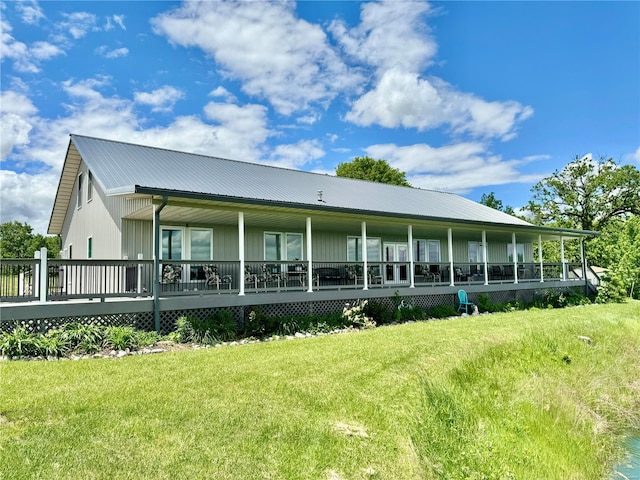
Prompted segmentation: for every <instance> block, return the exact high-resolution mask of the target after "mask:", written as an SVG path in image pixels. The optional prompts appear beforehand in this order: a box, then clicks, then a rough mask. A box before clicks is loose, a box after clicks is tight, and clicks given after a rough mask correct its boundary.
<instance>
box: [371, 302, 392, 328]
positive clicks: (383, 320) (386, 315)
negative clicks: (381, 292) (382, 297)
mask: <svg viewBox="0 0 640 480" xmlns="http://www.w3.org/2000/svg"><path fill="white" fill-rule="evenodd" d="M364 313H365V315H366V316H367V317H371V318H372V319H373V321H374V322H376V324H377V325H385V324H387V323H391V322H393V320H394V318H393V314H392V313H391V311H390V310H389V308H388V307H387V306H386V305H385V304H384V303H383V302H379V301H375V300H372V301H370V302H368V303H367V304H366V305H365V307H364Z"/></svg>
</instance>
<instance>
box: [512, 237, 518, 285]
mask: <svg viewBox="0 0 640 480" xmlns="http://www.w3.org/2000/svg"><path fill="white" fill-rule="evenodd" d="M511 243H512V244H513V283H518V244H517V243H516V232H512V233H511Z"/></svg>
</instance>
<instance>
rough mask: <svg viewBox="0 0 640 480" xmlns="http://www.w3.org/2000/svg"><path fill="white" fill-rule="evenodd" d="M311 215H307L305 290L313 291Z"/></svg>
mask: <svg viewBox="0 0 640 480" xmlns="http://www.w3.org/2000/svg"><path fill="white" fill-rule="evenodd" d="M312 243H313V242H312V241H311V217H307V272H308V274H307V282H308V286H307V292H313V252H312V250H311V245H312Z"/></svg>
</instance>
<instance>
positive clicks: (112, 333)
mask: <svg viewBox="0 0 640 480" xmlns="http://www.w3.org/2000/svg"><path fill="white" fill-rule="evenodd" d="M103 346H104V347H107V348H113V349H117V350H126V349H127V348H128V349H131V350H134V349H136V348H138V336H137V335H136V331H135V330H134V329H133V328H132V327H107V328H105V332H104V342H103Z"/></svg>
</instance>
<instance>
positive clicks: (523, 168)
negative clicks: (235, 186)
mask: <svg viewBox="0 0 640 480" xmlns="http://www.w3.org/2000/svg"><path fill="white" fill-rule="evenodd" d="M0 15H1V21H0V23H1V31H0V37H1V43H0V60H1V63H0V69H1V72H0V82H1V83H0V114H1V134H0V135H1V144H0V155H1V156H0V159H1V162H2V163H1V165H0V221H1V222H7V221H13V220H17V221H20V222H27V223H29V224H30V225H31V226H33V228H34V233H42V234H45V233H46V228H47V225H48V221H49V217H50V215H51V210H52V207H53V200H54V197H55V192H56V188H57V185H58V179H59V175H60V171H61V168H62V164H63V162H64V157H65V153H66V149H67V146H68V143H69V134H72V133H73V134H79V135H87V136H94V137H98V138H107V139H113V140H119V141H124V142H131V143H137V144H143V145H150V146H156V147H162V148H169V149H175V150H181V151H187V152H194V153H200V154H205V155H211V156H215V157H223V158H230V159H235V160H241V161H247V162H256V163H262V164H268V165H276V166H281V167H285V168H293V169H299V170H305V171H313V172H320V173H327V174H334V173H335V169H336V167H337V165H338V164H340V163H342V162H348V161H351V160H353V159H354V158H355V157H361V156H370V157H373V158H376V159H384V160H387V161H388V162H389V164H390V165H391V166H392V167H394V168H398V169H400V170H401V171H403V172H405V173H406V177H407V180H408V181H409V182H410V183H411V184H412V185H413V186H415V187H419V188H425V189H435V190H442V191H449V192H455V193H458V194H460V195H462V196H465V197H467V198H470V199H472V200H476V201H478V200H480V198H481V196H482V194H488V193H490V192H494V195H495V197H496V198H497V199H499V200H501V201H502V202H503V204H504V205H509V206H512V207H514V208H516V209H517V208H520V207H522V206H524V205H526V204H527V202H528V201H529V200H530V199H531V198H532V193H531V187H532V186H533V185H534V184H535V183H536V182H538V181H539V180H541V179H542V178H544V177H547V176H549V175H551V174H552V173H553V172H554V171H555V170H560V169H562V168H563V167H564V166H565V165H566V164H567V163H569V162H570V161H571V160H573V159H574V158H575V157H576V156H577V155H578V156H582V155H585V154H588V153H591V154H592V155H593V156H594V157H596V158H597V157H600V156H606V157H607V158H609V157H611V158H613V159H614V160H616V161H617V162H620V163H621V164H631V165H635V166H637V167H640V2H636V1H633V2H609V1H606V2H579V1H571V2H521V1H519V2H502V1H498V2H482V1H478V2H462V1H460V2H457V1H449V2H429V3H427V2H422V1H402V0H394V1H389V2H370V3H361V2H355V1H303V2H298V3H296V2H292V1H272V2H261V1H243V2H236V1H204V2H182V3H181V2H162V1H141V2H136V1H127V2H117V1H109V2H106V1H105V2H100V1H90V2H83V1H72V2H63V1H46V2H37V1H21V2H15V1H0ZM176 171H179V166H176Z"/></svg>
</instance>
